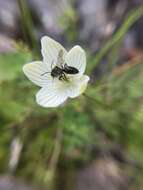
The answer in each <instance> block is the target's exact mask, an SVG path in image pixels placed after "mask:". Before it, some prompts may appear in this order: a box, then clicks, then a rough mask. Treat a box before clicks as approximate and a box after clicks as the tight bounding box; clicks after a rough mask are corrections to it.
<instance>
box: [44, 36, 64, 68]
mask: <svg viewBox="0 0 143 190" xmlns="http://www.w3.org/2000/svg"><path fill="white" fill-rule="evenodd" d="M41 53H42V56H43V62H44V63H46V64H48V67H50V68H51V64H52V62H53V61H54V63H55V62H59V63H61V62H62V59H64V57H65V55H66V54H67V51H66V50H65V49H64V47H63V46H62V45H61V44H60V43H58V42H56V41H55V40H53V39H51V38H49V37H48V36H44V37H42V38H41ZM59 63H58V64H59Z"/></svg>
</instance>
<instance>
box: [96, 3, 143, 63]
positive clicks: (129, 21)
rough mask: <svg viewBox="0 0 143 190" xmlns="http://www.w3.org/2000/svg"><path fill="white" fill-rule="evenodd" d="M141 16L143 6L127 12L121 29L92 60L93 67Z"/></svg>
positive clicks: (142, 14)
mask: <svg viewBox="0 0 143 190" xmlns="http://www.w3.org/2000/svg"><path fill="white" fill-rule="evenodd" d="M141 16H143V6H141V7H138V8H136V9H135V10H132V11H130V12H129V14H128V15H127V17H126V18H125V21H124V23H123V25H122V26H121V28H120V29H119V30H118V31H117V32H116V33H115V34H114V35H113V37H112V38H111V39H109V41H108V42H107V43H106V44H105V46H104V47H103V48H102V49H101V51H100V52H99V53H98V54H97V55H96V58H95V60H94V63H93V64H94V66H97V65H98V64H99V63H100V61H101V60H102V58H103V57H104V56H105V55H106V54H107V52H108V51H109V50H110V49H111V48H112V47H113V46H114V45H115V44H116V43H117V42H118V41H120V40H121V39H122V38H123V37H124V35H125V34H126V32H127V31H128V29H129V28H130V27H131V26H132V25H133V24H134V23H135V22H136V21H137V20H138V19H139V18H140V17H141Z"/></svg>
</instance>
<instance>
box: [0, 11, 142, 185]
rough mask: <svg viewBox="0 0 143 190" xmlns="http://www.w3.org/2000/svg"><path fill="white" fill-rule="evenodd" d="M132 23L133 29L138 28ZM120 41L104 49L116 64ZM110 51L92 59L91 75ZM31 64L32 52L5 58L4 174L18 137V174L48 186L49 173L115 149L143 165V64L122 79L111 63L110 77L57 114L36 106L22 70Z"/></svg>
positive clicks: (1, 72) (1, 103) (0, 103)
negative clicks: (26, 64)
mask: <svg viewBox="0 0 143 190" xmlns="http://www.w3.org/2000/svg"><path fill="white" fill-rule="evenodd" d="M139 11H140V10H139ZM134 14H135V13H134ZM137 15H138V14H137ZM139 15H140V14H139ZM139 15H138V16H139ZM130 17H131V15H130ZM130 17H129V18H130ZM131 18H132V19H133V18H134V17H131ZM135 18H136V17H135ZM132 19H131V23H130V24H128V25H127V26H128V27H129V26H130V25H131V24H133V22H132V21H133V20H132ZM129 21H130V19H129V20H128V22H129ZM134 21H135V20H134ZM128 22H126V23H128ZM124 27H125V25H124ZM128 27H125V30H124V32H123V33H122V34H125V33H126V31H127V28H128ZM121 31H123V30H122V29H120V32H121ZM117 34H119V33H117ZM122 36H123V35H120V37H122ZM116 37H117V36H116ZM114 38H115V36H114V37H113V39H114ZM113 39H111V41H110V42H112V40H113ZM115 41H116V43H119V44H118V46H117V49H116V54H115V55H116V58H115V59H114V58H113V59H114V60H112V59H111V58H112V56H111V55H112V54H113V51H114V50H112V45H114V43H113V42H115ZM119 41H120V40H119ZM119 41H118V40H113V42H112V43H111V44H112V45H105V47H106V46H107V47H108V48H105V49H106V50H107V49H108V50H109V49H110V53H109V60H110V62H111V63H114V62H115V63H116V61H117V60H119V57H118V51H119V48H120V47H121V43H120V42H119ZM110 42H108V44H110ZM109 46H110V48H109ZM105 52H106V51H105V50H104V51H103V49H102V50H101V52H100V53H99V54H98V55H97V57H96V56H93V55H88V61H87V62H88V63H90V65H91V66H90V67H91V68H90V69H89V70H91V69H93V68H94V67H95V66H96V63H97V62H99V61H100V60H101V58H103V56H104V55H105ZM106 53H107V52H106ZM30 61H32V55H31V53H30V52H26V51H22V50H21V49H20V50H18V51H17V52H16V53H9V54H3V55H0V121H1V123H0V130H1V138H0V171H1V172H3V171H6V169H7V167H8V158H9V154H10V153H9V149H10V143H11V141H12V139H13V138H14V136H18V137H19V138H20V139H21V141H22V143H23V149H22V152H21V157H20V160H19V165H18V168H17V170H16V174H20V175H21V176H24V177H27V178H28V177H30V178H31V180H33V181H36V182H39V183H44V182H46V183H47V181H48V180H49V179H50V177H49V176H50V175H51V176H52V172H51V173H50V172H49V171H55V169H56V167H57V164H59V165H60V166H68V167H70V165H71V166H73V167H76V164H75V163H76V161H79V162H80V163H85V162H88V161H90V160H91V159H95V157H96V156H97V154H98V153H97V152H95V154H94V156H93V152H94V150H96V149H98V150H109V149H110V148H111V146H114V145H119V146H121V147H122V149H121V151H123V152H125V156H127V157H129V158H132V159H133V160H137V161H138V162H139V163H140V164H141V166H142V164H143V163H142V160H143V151H142V147H143V130H142V126H143V95H142V94H143V93H142V92H143V77H142V76H143V65H142V60H140V61H139V62H138V64H135V65H134V66H131V65H130V64H129V66H130V67H129V68H128V69H127V70H126V71H125V72H124V71H122V70H121V72H119V74H118V73H116V72H114V64H109V72H106V73H105V75H104V76H102V77H101V78H100V79H99V80H98V81H97V82H96V84H90V85H89V87H88V89H87V91H86V94H87V95H86V96H81V97H79V98H77V99H72V100H69V101H68V102H67V103H66V104H65V105H64V106H63V107H59V108H57V109H44V108H41V107H39V106H38V105H37V104H36V102H35V97H34V96H35V93H36V92H37V91H38V88H37V87H35V86H34V85H33V84H32V83H31V82H29V81H28V80H27V79H26V77H25V76H24V74H23V72H22V66H23V65H24V64H25V63H27V62H30ZM107 70H108V69H107ZM117 70H120V67H118V68H117ZM59 129H60V130H61V131H60V134H59ZM61 134H62V135H61ZM105 152H106V151H105ZM35 168H36V169H35ZM49 173H50V174H49Z"/></svg>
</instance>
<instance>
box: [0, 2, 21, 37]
mask: <svg viewBox="0 0 143 190" xmlns="http://www.w3.org/2000/svg"><path fill="white" fill-rule="evenodd" d="M18 17H19V9H18V6H17V2H16V0H4V1H3V0H0V32H3V33H4V34H5V35H6V34H7V35H8V36H11V37H14V36H16V34H17V31H18V30H19V25H17V20H18Z"/></svg>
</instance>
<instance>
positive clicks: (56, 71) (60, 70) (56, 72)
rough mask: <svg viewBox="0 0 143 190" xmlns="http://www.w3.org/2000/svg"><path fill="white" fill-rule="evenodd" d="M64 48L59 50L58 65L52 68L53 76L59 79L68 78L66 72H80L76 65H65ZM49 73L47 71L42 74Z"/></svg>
mask: <svg viewBox="0 0 143 190" xmlns="http://www.w3.org/2000/svg"><path fill="white" fill-rule="evenodd" d="M63 62H64V60H63V50H61V51H60V52H59V55H58V59H57V64H56V66H55V67H54V68H53V69H51V72H50V73H51V76H52V77H53V78H57V77H58V78H59V80H68V79H67V77H66V74H77V73H79V71H78V69H76V68H75V67H71V66H68V65H67V64H66V63H65V64H64V65H63ZM46 73H49V72H45V73H43V74H42V75H44V74H46Z"/></svg>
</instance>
